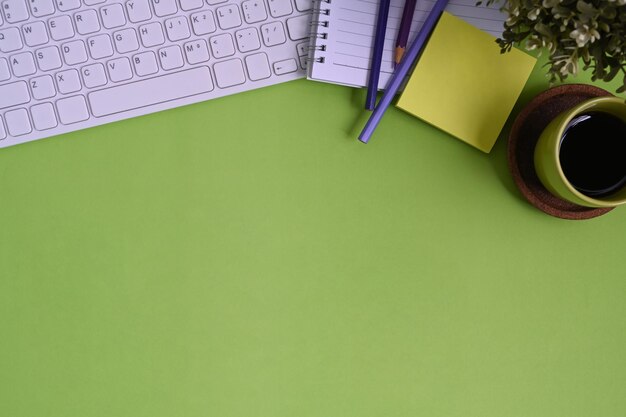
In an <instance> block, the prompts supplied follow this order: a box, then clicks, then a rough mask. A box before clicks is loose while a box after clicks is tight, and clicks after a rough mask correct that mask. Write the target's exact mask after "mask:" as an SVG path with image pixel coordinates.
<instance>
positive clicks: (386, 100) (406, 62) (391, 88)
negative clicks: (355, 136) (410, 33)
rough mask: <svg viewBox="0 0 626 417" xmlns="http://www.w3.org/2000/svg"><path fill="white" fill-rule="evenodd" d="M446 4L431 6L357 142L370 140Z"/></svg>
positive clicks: (442, 0) (440, 1)
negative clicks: (422, 24)
mask: <svg viewBox="0 0 626 417" xmlns="http://www.w3.org/2000/svg"><path fill="white" fill-rule="evenodd" d="M447 4H448V0H437V2H436V3H435V5H434V6H433V9H432V10H431V11H430V13H429V14H428V17H427V18H426V21H425V22H424V26H422V28H421V29H420V31H419V33H418V34H417V37H416V38H415V41H413V43H412V44H411V46H410V47H409V49H408V50H407V52H406V54H405V56H404V59H403V60H402V62H400V65H398V66H397V67H396V71H395V72H394V73H393V76H392V77H391V79H390V80H389V84H388V85H387V88H386V89H385V93H384V94H383V96H382V97H381V99H380V102H379V103H378V106H376V109H374V112H373V113H372V115H371V116H370V118H369V120H368V121H367V123H366V124H365V127H364V128H363V131H362V132H361V134H360V135H359V140H360V141H361V142H363V143H367V142H368V141H369V140H370V138H371V136H372V134H373V133H374V129H376V126H378V123H380V120H381V119H382V117H383V114H385V110H387V107H389V105H390V104H391V101H392V100H393V98H394V96H395V95H396V93H397V92H398V89H399V88H400V85H401V84H402V81H404V78H405V77H406V76H407V74H408V73H409V70H410V69H411V67H412V66H413V64H415V62H416V61H417V59H418V58H419V56H420V54H421V52H422V50H423V49H424V46H425V45H426V41H427V40H428V37H429V36H430V33H431V32H432V30H433V28H434V27H435V25H436V24H437V21H438V20H439V16H441V13H443V10H444V9H445V8H446V5H447Z"/></svg>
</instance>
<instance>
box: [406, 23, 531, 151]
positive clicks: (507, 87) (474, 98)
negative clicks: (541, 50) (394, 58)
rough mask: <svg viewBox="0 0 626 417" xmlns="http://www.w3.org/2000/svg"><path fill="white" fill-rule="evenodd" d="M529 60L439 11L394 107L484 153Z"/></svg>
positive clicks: (513, 98) (527, 69)
mask: <svg viewBox="0 0 626 417" xmlns="http://www.w3.org/2000/svg"><path fill="white" fill-rule="evenodd" d="M535 62H536V59H535V58H534V57H531V56H530V55H528V54H526V53H524V52H521V51H519V50H517V49H513V50H511V52H508V53H505V54H501V53H500V47H499V46H498V45H497V44H496V42H495V38H494V37H493V36H492V35H490V34H488V33H486V32H483V31H481V30H480V29H477V28H475V27H474V26H472V25H470V24H469V23H467V22H465V21H463V20H461V19H459V18H457V17H455V16H453V15H451V14H449V13H447V12H444V13H443V14H442V15H441V18H440V19H439V22H438V23H437V26H436V27H435V29H434V31H433V33H432V35H431V37H430V39H429V41H428V44H427V45H426V48H425V49H424V52H423V53H422V56H421V58H420V59H419V61H418V63H417V65H416V67H415V70H414V71H413V74H412V75H411V77H410V79H409V82H408V83H407V86H406V88H405V89H404V93H403V94H402V96H401V97H400V100H399V101H398V104H397V106H398V107H399V108H401V109H403V110H405V111H407V112H409V113H411V114H412V115H414V116H416V117H419V118H420V119H422V120H424V121H426V122H428V123H430V124H432V125H434V126H436V127H438V128H440V129H441V130H443V131H445V132H447V133H449V134H451V135H453V136H456V137H457V138H459V139H461V140H462V141H464V142H467V143H469V144H470V145H472V146H475V147H476V148H478V149H480V150H481V151H483V152H487V153H488V152H489V151H491V148H492V147H493V145H494V143H495V141H496V139H497V138H498V135H499V134H500V131H501V130H502V127H503V126H504V123H505V122H506V119H507V118H508V116H509V113H510V112H511V110H512V109H513V106H514V105H515V102H516V101H517V98H518V96H519V95H520V93H521V91H522V89H523V87H524V84H526V81H527V79H528V77H529V76H530V73H531V71H532V69H533V67H534V65H535Z"/></svg>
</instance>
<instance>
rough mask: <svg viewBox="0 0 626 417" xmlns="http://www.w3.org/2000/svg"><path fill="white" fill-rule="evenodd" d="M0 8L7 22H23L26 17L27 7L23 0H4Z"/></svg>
mask: <svg viewBox="0 0 626 417" xmlns="http://www.w3.org/2000/svg"><path fill="white" fill-rule="evenodd" d="M2 10H3V11H4V17H5V18H6V19H7V22H9V23H18V22H23V21H24V20H27V19H28V9H27V8H26V2H25V1H24V0H4V1H3V2H2Z"/></svg>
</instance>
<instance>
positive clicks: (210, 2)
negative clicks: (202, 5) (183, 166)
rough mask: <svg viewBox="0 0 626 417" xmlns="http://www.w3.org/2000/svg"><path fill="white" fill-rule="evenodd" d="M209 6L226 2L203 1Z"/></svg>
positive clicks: (223, 0)
mask: <svg viewBox="0 0 626 417" xmlns="http://www.w3.org/2000/svg"><path fill="white" fill-rule="evenodd" d="M205 1H206V4H208V5H209V6H215V5H216V4H221V3H226V2H227V1H228V0H205Z"/></svg>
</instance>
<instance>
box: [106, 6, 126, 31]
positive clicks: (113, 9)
mask: <svg viewBox="0 0 626 417" xmlns="http://www.w3.org/2000/svg"><path fill="white" fill-rule="evenodd" d="M100 17H101V18H102V25H103V26H104V27H105V28H107V29H113V28H117V27H120V26H124V25H125V24H126V16H124V8H123V7H122V5H121V4H119V3H114V4H111V5H110V6H104V7H101V8H100Z"/></svg>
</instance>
